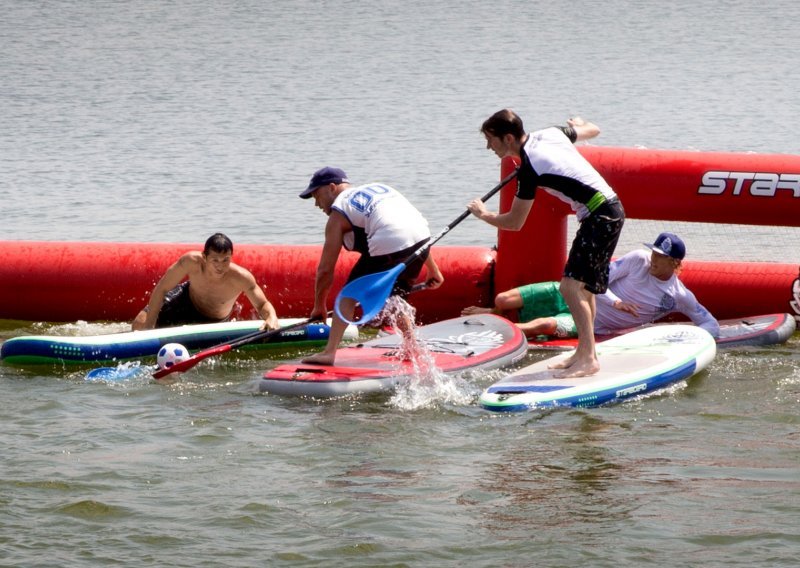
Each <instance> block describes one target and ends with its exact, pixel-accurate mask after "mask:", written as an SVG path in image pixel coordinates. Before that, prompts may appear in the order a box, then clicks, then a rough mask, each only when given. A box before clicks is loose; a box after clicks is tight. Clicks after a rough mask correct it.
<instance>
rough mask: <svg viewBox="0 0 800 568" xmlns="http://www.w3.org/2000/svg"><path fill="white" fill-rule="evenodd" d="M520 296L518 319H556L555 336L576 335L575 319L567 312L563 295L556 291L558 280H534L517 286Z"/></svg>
mask: <svg viewBox="0 0 800 568" xmlns="http://www.w3.org/2000/svg"><path fill="white" fill-rule="evenodd" d="M517 290H519V295H520V296H521V297H522V308H520V310H519V321H521V322H528V321H531V320H534V319H537V318H554V319H555V320H556V334H555V335H556V337H578V330H577V328H576V327H575V320H573V319H572V314H570V313H569V308H568V307H567V303H566V302H565V301H564V296H562V295H561V292H559V291H558V282H536V283H535V284H526V285H525V286H520V287H519V288H517Z"/></svg>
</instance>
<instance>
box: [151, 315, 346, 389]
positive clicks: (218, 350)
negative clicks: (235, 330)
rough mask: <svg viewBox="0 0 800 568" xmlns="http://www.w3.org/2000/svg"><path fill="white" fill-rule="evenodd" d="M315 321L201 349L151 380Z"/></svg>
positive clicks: (158, 372)
mask: <svg viewBox="0 0 800 568" xmlns="http://www.w3.org/2000/svg"><path fill="white" fill-rule="evenodd" d="M328 315H330V312H329V313H328ZM315 321H319V318H309V319H307V320H303V321H299V322H297V323H293V324H292V325H287V326H284V327H280V328H278V329H271V330H262V331H256V332H255V333H250V334H248V335H245V336H244V337H240V338H239V339H236V340H235V341H229V342H228V343H220V344H219V345H214V346H213V347H209V348H208V349H203V350H202V351H198V352H197V353H195V354H194V355H192V356H191V357H189V358H188V359H186V360H185V361H181V362H179V363H175V364H174V365H172V366H171V367H168V368H166V369H159V370H157V371H156V372H155V373H153V378H154V379H161V378H163V377H166V376H167V375H169V374H172V373H183V372H185V371H188V370H189V369H191V368H192V367H194V366H195V365H197V364H198V363H199V362H200V361H202V360H203V359H208V358H209V357H213V356H214V355H222V354H223V353H227V352H228V351H231V350H233V349H236V348H238V347H242V346H243V345H248V344H250V343H255V342H256V341H261V340H264V339H269V338H270V337H274V336H276V335H278V334H280V333H282V332H284V331H290V330H293V329H298V328H301V327H305V326H307V325H308V324H310V323H314V322H315Z"/></svg>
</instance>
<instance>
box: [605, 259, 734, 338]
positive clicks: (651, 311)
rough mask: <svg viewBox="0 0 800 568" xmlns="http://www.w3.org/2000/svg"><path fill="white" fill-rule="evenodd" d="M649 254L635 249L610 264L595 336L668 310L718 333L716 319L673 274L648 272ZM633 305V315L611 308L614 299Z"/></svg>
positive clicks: (650, 319)
mask: <svg viewBox="0 0 800 568" xmlns="http://www.w3.org/2000/svg"><path fill="white" fill-rule="evenodd" d="M649 270H650V253H649V252H647V251H644V250H635V251H632V252H629V253H628V254H626V255H624V256H622V257H620V258H618V259H617V260H615V261H614V262H612V263H611V266H610V268H609V275H608V290H607V291H606V293H605V294H600V295H598V296H597V317H596V318H595V323H594V330H595V333H597V334H599V335H606V334H610V333H615V332H618V331H619V330H621V329H627V328H631V327H637V326H640V325H644V324H648V323H652V322H654V321H656V320H659V319H661V318H663V317H665V316H667V315H669V314H672V313H676V312H677V313H681V314H684V315H685V316H686V317H688V318H689V319H691V320H692V322H694V323H695V324H696V325H698V326H699V327H702V328H703V329H705V330H706V331H708V332H709V333H710V334H711V335H713V336H714V337H718V336H719V322H717V320H716V319H715V318H714V316H712V315H711V313H710V312H709V311H708V310H707V309H705V308H704V307H703V306H702V305H701V304H700V303H699V302H698V301H697V298H695V295H694V294H693V293H692V292H691V291H690V290H689V289H688V288H686V286H684V285H683V282H681V281H680V280H679V279H678V277H677V276H676V275H675V274H673V275H672V276H671V277H670V278H669V280H660V279H658V278H656V277H655V276H653V275H651V274H650V272H649ZM616 301H623V302H626V303H631V304H636V305H637V306H638V312H639V313H638V315H637V316H634V315H633V314H630V313H628V312H623V311H622V310H618V309H616V308H614V302H616Z"/></svg>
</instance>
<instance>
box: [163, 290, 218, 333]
mask: <svg viewBox="0 0 800 568" xmlns="http://www.w3.org/2000/svg"><path fill="white" fill-rule="evenodd" d="M231 313H232V312H231ZM229 319H231V314H228V316H227V317H224V318H222V319H215V318H210V317H208V316H207V315H205V314H204V313H201V312H200V311H199V310H198V309H197V308H196V307H195V305H194V303H193V302H192V298H191V296H189V282H188V281H187V282H181V283H180V284H178V285H177V286H175V287H174V288H173V289H172V290H170V291H169V292H167V294H166V296H164V304H163V305H162V306H161V311H159V312H158V320H156V327H173V326H176V325H188V324H193V323H218V322H222V321H228V320H229Z"/></svg>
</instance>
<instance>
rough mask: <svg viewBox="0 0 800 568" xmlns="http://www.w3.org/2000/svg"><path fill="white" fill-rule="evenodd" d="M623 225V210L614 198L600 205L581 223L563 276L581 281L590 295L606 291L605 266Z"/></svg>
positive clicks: (606, 273)
mask: <svg viewBox="0 0 800 568" xmlns="http://www.w3.org/2000/svg"><path fill="white" fill-rule="evenodd" d="M624 223H625V210H624V209H623V208H622V204H621V203H620V202H619V201H618V200H616V199H615V200H612V201H607V202H606V203H603V204H602V205H601V206H600V207H598V208H597V209H595V211H594V213H592V214H591V215H589V216H588V217H586V218H585V219H584V220H583V221H581V226H580V228H579V229H578V233H577V234H576V235H575V240H573V241H572V248H570V250H569V258H568V259H567V265H566V266H565V267H564V276H567V277H569V278H572V279H574V280H578V281H579V282H583V283H584V285H585V286H586V289H587V290H588V291H589V292H591V293H593V294H603V293H604V292H605V291H606V290H607V289H608V265H609V263H610V262H611V255H612V254H614V249H615V248H617V241H618V240H619V234H620V232H621V231H622V225H623V224H624Z"/></svg>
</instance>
